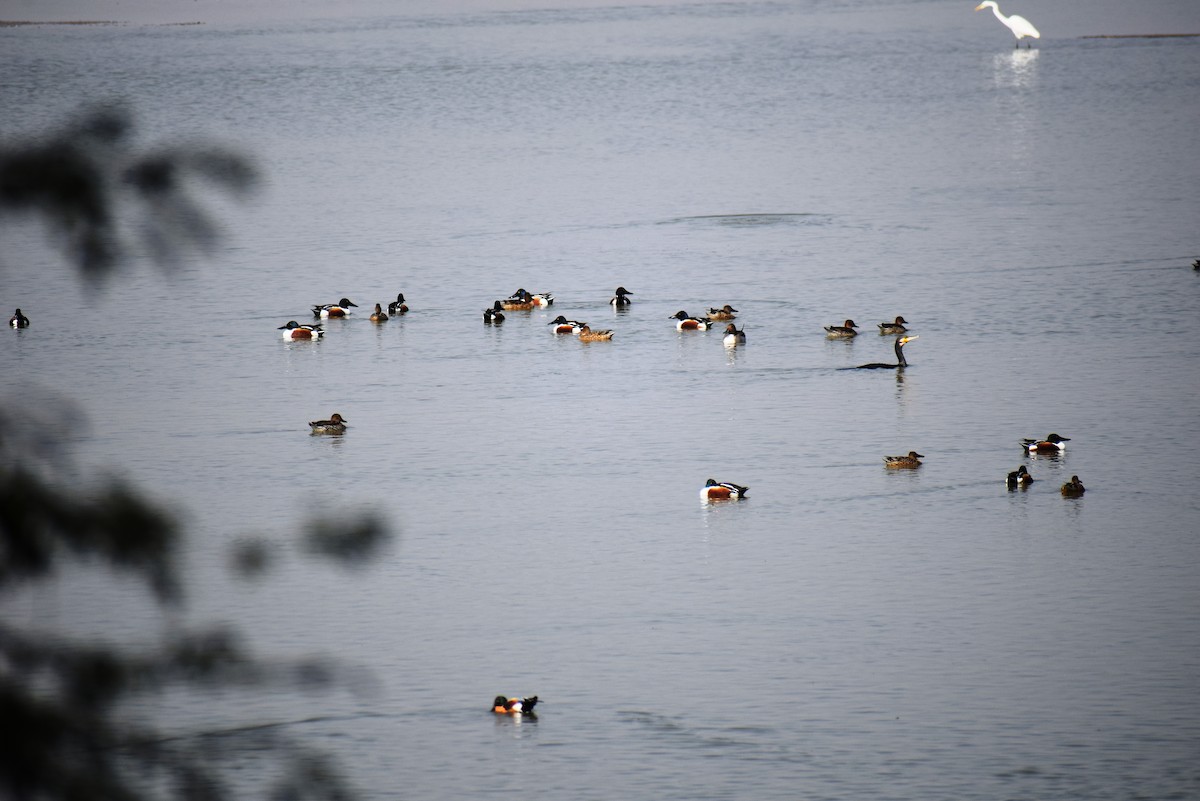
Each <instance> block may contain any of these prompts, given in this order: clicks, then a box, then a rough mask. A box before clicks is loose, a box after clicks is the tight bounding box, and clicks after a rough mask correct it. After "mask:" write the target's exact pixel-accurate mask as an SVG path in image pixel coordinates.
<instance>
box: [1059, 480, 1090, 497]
mask: <svg viewBox="0 0 1200 801" xmlns="http://www.w3.org/2000/svg"><path fill="white" fill-rule="evenodd" d="M1086 491H1087V490H1086V488H1085V487H1084V486H1083V482H1082V481H1080V480H1079V476H1071V480H1070V481H1068V482H1067V483H1066V484H1063V485H1062V488H1061V489H1060V490H1059V492H1061V493H1062V494H1063V496H1064V497H1066V498H1078V497H1079V496H1080V495H1082V494H1083V493H1084V492H1086Z"/></svg>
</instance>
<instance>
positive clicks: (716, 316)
mask: <svg viewBox="0 0 1200 801" xmlns="http://www.w3.org/2000/svg"><path fill="white" fill-rule="evenodd" d="M736 311H737V309H735V308H733V307H732V306H730V305H729V304H728V303H726V304H725V305H724V306H722V307H721V308H719V309H714V308H712V307H711V306H710V307H709V309H708V315H707V316H708V319H710V320H736V319H737V315H736V314H734V312H736Z"/></svg>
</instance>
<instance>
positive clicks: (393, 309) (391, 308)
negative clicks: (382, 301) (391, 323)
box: [388, 292, 408, 317]
mask: <svg viewBox="0 0 1200 801" xmlns="http://www.w3.org/2000/svg"><path fill="white" fill-rule="evenodd" d="M407 313H408V304H407V303H405V302H404V293H403V292H401V293H399V294H398V295H396V299H395V300H393V301H392V302H391V303H389V304H388V314H390V315H392V316H393V317H395V316H396V315H397V314H407Z"/></svg>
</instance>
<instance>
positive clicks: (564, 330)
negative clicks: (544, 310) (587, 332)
mask: <svg viewBox="0 0 1200 801" xmlns="http://www.w3.org/2000/svg"><path fill="white" fill-rule="evenodd" d="M546 325H552V326H554V333H556V334H578V333H579V329H581V328H583V327H584V326H585V325H587V323H581V322H579V321H578V320H568V319H567V318H566V317H563V316H562V315H561V314H560V315H558V317H555V318H554V319H553V320H551V321H550V322H548V323H546Z"/></svg>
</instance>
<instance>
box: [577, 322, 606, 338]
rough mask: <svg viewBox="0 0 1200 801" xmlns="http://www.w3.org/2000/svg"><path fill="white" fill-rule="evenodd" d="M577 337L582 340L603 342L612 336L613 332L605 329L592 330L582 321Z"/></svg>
mask: <svg viewBox="0 0 1200 801" xmlns="http://www.w3.org/2000/svg"><path fill="white" fill-rule="evenodd" d="M579 338H580V339H581V340H583V341H584V342H604V341H607V340H609V339H612V338H613V332H612V331H609V330H607V329H605V330H604V331H593V330H592V329H591V327H590V326H588V324H587V323H584V324H583V325H581V326H580V327H579Z"/></svg>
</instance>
